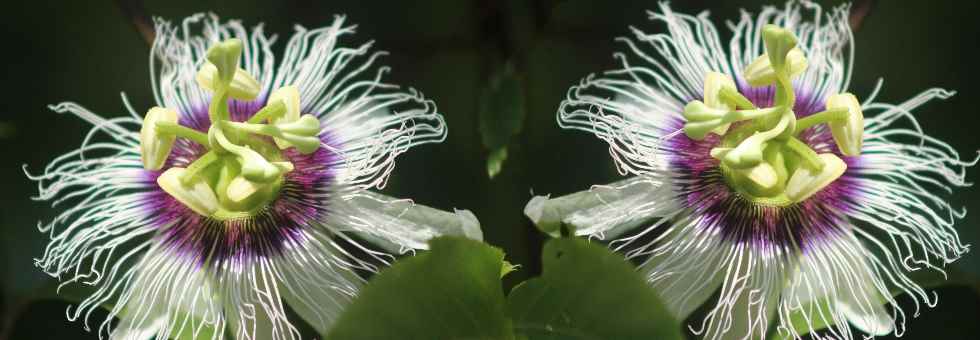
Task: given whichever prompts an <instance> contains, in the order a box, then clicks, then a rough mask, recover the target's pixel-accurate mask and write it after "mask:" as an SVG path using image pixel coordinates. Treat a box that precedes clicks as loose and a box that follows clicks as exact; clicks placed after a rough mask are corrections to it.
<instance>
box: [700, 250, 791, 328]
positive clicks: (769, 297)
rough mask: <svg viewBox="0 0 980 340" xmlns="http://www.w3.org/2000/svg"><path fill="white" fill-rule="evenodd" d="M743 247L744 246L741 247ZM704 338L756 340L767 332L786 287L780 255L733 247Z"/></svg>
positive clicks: (783, 264) (784, 269)
mask: <svg viewBox="0 0 980 340" xmlns="http://www.w3.org/2000/svg"><path fill="white" fill-rule="evenodd" d="M743 246H745V247H744V248H743ZM735 247H736V250H735V254H736V255H735V256H734V257H731V258H729V259H728V261H729V262H728V263H727V265H728V268H727V269H724V267H722V269H721V270H723V271H726V272H727V273H728V274H727V275H728V276H727V277H726V278H725V283H724V284H723V285H722V289H721V294H720V297H719V301H718V305H716V307H715V309H714V310H712V311H711V312H710V313H709V317H711V323H710V324H709V326H708V330H707V334H706V335H705V337H704V338H705V339H759V338H762V337H763V336H764V335H765V333H766V331H767V330H768V329H769V324H770V322H771V321H772V320H773V317H774V316H776V311H777V310H778V308H777V307H779V304H780V295H781V293H782V291H783V287H784V286H785V284H786V281H787V278H786V268H785V263H783V259H782V256H780V255H779V254H778V253H777V254H772V253H770V254H766V253H764V252H759V251H755V250H751V248H752V247H753V246H752V245H747V246H746V245H744V244H743V245H739V246H735Z"/></svg>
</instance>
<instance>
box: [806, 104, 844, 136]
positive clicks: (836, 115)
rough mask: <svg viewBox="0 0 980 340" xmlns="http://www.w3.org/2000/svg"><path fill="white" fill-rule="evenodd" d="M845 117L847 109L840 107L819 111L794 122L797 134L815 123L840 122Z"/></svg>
mask: <svg viewBox="0 0 980 340" xmlns="http://www.w3.org/2000/svg"><path fill="white" fill-rule="evenodd" d="M846 119H847V109H843V108H842V109H830V110H826V111H820V112H817V113H814V114H812V115H809V116H806V117H803V118H802V119H800V120H798V121H797V122H796V133H797V134H799V133H801V132H803V131H805V130H806V129H809V128H810V127H812V126H814V125H817V124H823V123H831V122H840V121H844V120H846Z"/></svg>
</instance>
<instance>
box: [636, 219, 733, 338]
mask: <svg viewBox="0 0 980 340" xmlns="http://www.w3.org/2000/svg"><path fill="white" fill-rule="evenodd" d="M693 229H694V228H684V229H683V230H681V229H680V228H677V227H675V228H672V229H671V231H670V234H668V235H667V237H665V240H663V241H660V243H659V244H658V247H659V248H661V249H668V251H667V252H666V253H663V254H659V255H656V256H653V257H652V258H651V259H650V260H649V261H647V262H646V263H644V264H642V265H641V266H640V271H641V272H642V273H643V275H644V276H645V277H647V279H648V280H650V281H652V285H653V288H654V290H656V292H657V294H658V295H659V296H660V297H661V300H663V301H664V303H665V304H666V305H667V308H668V309H669V310H670V312H671V314H672V315H673V316H674V319H675V320H678V321H683V320H684V319H687V317H688V316H689V315H690V314H691V313H692V312H694V311H695V310H696V309H698V307H700V306H701V305H702V304H704V303H705V302H706V301H707V300H708V298H710V297H711V296H712V294H713V293H714V292H715V291H716V290H718V287H719V286H720V285H721V283H722V281H723V279H724V278H725V276H724V272H721V271H719V270H718V268H720V267H721V266H722V265H723V264H724V263H723V260H724V256H723V254H724V252H723V251H722V250H723V249H722V248H720V247H719V244H718V243H717V242H718V241H719V240H718V239H717V238H716V237H714V236H712V235H707V234H705V233H697V232H696V231H694V230H693Z"/></svg>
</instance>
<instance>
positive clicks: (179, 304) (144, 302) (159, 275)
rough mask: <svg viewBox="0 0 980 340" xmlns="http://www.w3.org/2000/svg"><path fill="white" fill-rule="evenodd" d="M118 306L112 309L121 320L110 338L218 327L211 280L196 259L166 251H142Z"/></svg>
mask: <svg viewBox="0 0 980 340" xmlns="http://www.w3.org/2000/svg"><path fill="white" fill-rule="evenodd" d="M134 267H136V268H137V269H136V270H137V272H136V274H135V278H134V279H133V281H131V285H130V288H129V290H128V291H127V292H126V293H125V294H123V296H122V297H120V303H121V305H117V306H115V307H114V308H113V309H112V311H111V313H113V314H115V315H116V317H118V318H119V319H120V322H119V324H118V325H117V326H116V327H115V328H114V329H113V331H112V333H111V334H110V338H111V339H120V340H122V339H125V340H139V339H150V338H156V337H168V338H173V337H177V335H178V334H184V335H186V334H198V335H202V338H207V337H206V336H204V334H214V333H216V332H220V331H221V330H216V328H221V323H220V322H219V321H218V320H219V319H220V304H219V302H218V301H219V300H220V299H218V298H217V296H216V295H215V291H214V289H213V288H212V287H213V285H212V282H211V281H210V280H209V279H208V278H207V277H206V276H205V275H204V274H203V272H201V271H200V268H199V267H198V265H197V264H196V263H193V262H192V261H188V260H185V259H184V258H181V257H179V256H174V254H172V253H170V252H168V251H167V250H164V249H162V248H154V249H151V250H149V251H147V252H146V254H145V255H144V258H143V259H141V260H140V262H139V263H137V264H134Z"/></svg>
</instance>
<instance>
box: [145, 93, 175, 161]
mask: <svg viewBox="0 0 980 340" xmlns="http://www.w3.org/2000/svg"><path fill="white" fill-rule="evenodd" d="M159 122H167V123H173V124H177V111H174V110H171V109H167V108H162V107H153V108H151V109H150V111H148V112H146V117H144V118H143V126H142V127H141V128H140V158H142V159H143V167H144V168H146V169H147V170H160V169H161V168H163V163H165V162H166V161H167V157H168V156H170V150H171V149H172V148H173V146H174V139H175V136H174V135H172V134H165V133H160V131H159V130H158V129H157V123H159Z"/></svg>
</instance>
